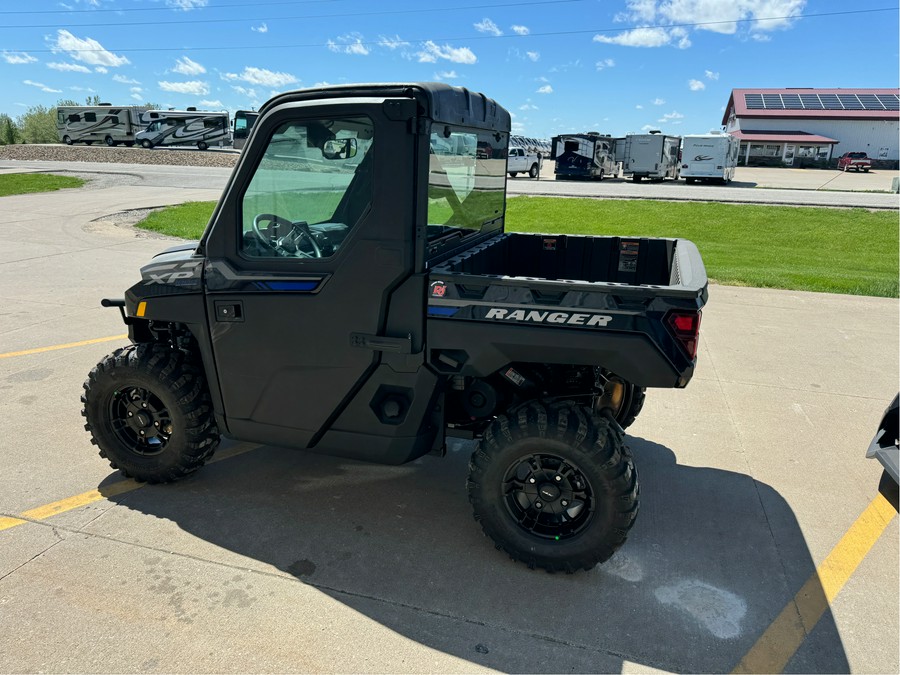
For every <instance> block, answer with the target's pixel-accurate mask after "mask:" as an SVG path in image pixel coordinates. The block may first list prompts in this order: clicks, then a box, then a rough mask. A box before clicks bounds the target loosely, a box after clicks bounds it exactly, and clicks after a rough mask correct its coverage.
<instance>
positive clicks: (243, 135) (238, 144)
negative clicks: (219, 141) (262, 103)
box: [231, 110, 259, 150]
mask: <svg viewBox="0 0 900 675" xmlns="http://www.w3.org/2000/svg"><path fill="white" fill-rule="evenodd" d="M257 117H259V113H258V112H255V111H253V110H238V111H236V112H235V113H234V121H233V123H232V125H233V129H232V134H231V144H232V145H233V146H234V149H235V150H240V149H241V148H243V147H244V144H245V143H246V142H247V137H248V136H249V135H250V130H251V129H253V125H254V124H256V118H257Z"/></svg>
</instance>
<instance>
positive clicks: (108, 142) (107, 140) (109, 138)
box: [103, 136, 116, 148]
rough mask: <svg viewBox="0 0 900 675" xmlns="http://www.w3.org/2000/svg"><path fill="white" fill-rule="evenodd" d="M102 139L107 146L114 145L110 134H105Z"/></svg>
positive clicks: (112, 146)
mask: <svg viewBox="0 0 900 675" xmlns="http://www.w3.org/2000/svg"><path fill="white" fill-rule="evenodd" d="M103 140H104V141H105V142H106V144H107V145H108V146H109V147H111V148H114V147H116V142H115V141H114V140H113V137H112V136H107V137H106V138H104V139H103Z"/></svg>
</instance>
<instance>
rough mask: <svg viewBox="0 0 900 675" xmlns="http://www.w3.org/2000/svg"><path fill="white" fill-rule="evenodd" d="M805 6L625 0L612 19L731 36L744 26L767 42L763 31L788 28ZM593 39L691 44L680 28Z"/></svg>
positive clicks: (766, 0)
mask: <svg viewBox="0 0 900 675" xmlns="http://www.w3.org/2000/svg"><path fill="white" fill-rule="evenodd" d="M806 4H807V0H729V2H722V1H721V0H626V6H627V11H626V12H622V13H619V14H617V15H616V17H615V20H616V21H619V22H624V21H627V22H634V23H638V24H661V23H662V24H676V25H687V24H694V25H693V26H692V30H705V31H711V32H713V33H719V34H722V35H734V34H736V33H737V32H738V30H739V29H740V28H741V27H742V26H745V27H746V32H748V33H749V34H750V36H751V37H752V38H753V39H755V40H760V41H767V40H768V39H769V38H768V36H766V35H765V33H766V32H771V31H774V30H786V29H788V28H791V27H792V26H793V25H794V23H795V21H796V20H797V19H798V18H799V17H800V16H801V14H802V12H803V9H804V7H806ZM767 17H783V18H771V19H767ZM745 22H746V23H745ZM594 39H595V40H597V42H608V43H611V44H619V45H624V46H629V47H662V46H665V45H669V44H675V46H677V47H678V48H679V49H687V48H688V47H690V45H691V42H690V39H689V38H688V37H687V31H685V30H684V29H683V28H673V29H667V28H661V27H655V28H651V27H649V26H646V25H645V26H639V27H637V28H635V29H632V30H628V31H625V32H623V33H621V34H619V35H617V36H615V37H607V36H601V35H598V36H595V38H594Z"/></svg>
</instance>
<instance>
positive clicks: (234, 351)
mask: <svg viewBox="0 0 900 675" xmlns="http://www.w3.org/2000/svg"><path fill="white" fill-rule="evenodd" d="M509 127H510V116H509V113H508V112H507V111H506V110H504V109H503V108H502V107H501V106H499V105H498V104H497V103H496V102H494V101H493V100H491V99H489V98H487V97H485V96H484V95H482V94H477V93H473V92H470V91H467V90H465V89H461V88H456V87H450V86H446V85H443V84H374V85H353V86H338V87H323V88H317V89H307V90H302V91H295V92H290V93H286V94H282V95H280V96H277V97H275V98H273V99H272V100H271V101H269V102H268V103H267V104H266V105H265V106H264V107H263V108H262V110H261V111H260V116H259V119H258V121H257V123H256V125H255V126H254V129H253V131H252V134H251V138H250V140H249V142H248V144H247V146H246V147H245V148H244V151H243V154H242V155H241V158H240V161H239V163H238V164H237V166H236V167H235V170H234V172H233V174H232V176H231V178H230V180H229V183H228V185H227V187H226V189H225V192H224V194H223V196H222V198H221V199H220V201H219V203H218V206H217V208H216V210H215V212H214V214H213V216H212V218H211V220H210V222H209V224H208V226H207V228H206V230H205V232H204V234H203V237H202V239H201V240H200V242H199V243H193V244H189V245H184V246H177V247H175V248H171V249H169V250H167V251H164V252H163V253H160V254H159V255H158V256H156V257H155V258H153V260H152V261H151V262H150V263H149V264H148V265H146V266H145V267H143V268H142V269H141V281H140V282H138V283H137V284H135V285H134V286H132V287H131V288H130V289H128V291H126V293H125V298H124V300H104V301H103V303H102V304H104V305H105V306H118V307H119V308H120V311H121V313H122V316H123V318H124V321H125V323H126V324H127V325H128V331H129V338H130V340H131V342H132V344H131V345H130V346H128V347H125V348H123V349H119V350H117V351H115V352H113V353H112V354H111V355H109V356H107V357H106V358H105V359H103V360H102V361H101V362H100V363H99V364H98V366H97V367H96V368H95V369H93V370H92V371H91V373H90V376H89V377H88V380H87V381H86V382H85V385H84V389H85V392H84V395H83V397H82V401H83V403H84V416H85V417H86V419H87V424H86V429H87V430H88V431H90V432H91V435H92V438H93V442H94V443H95V444H96V445H97V446H99V448H100V455H101V456H102V457H105V458H107V459H108V460H109V461H110V463H111V464H112V466H113V467H114V468H118V469H119V470H121V472H122V473H123V474H125V475H126V476H132V477H134V478H135V479H136V480H140V481H147V482H151V483H156V482H167V481H173V480H177V479H179V478H182V477H183V476H186V475H188V474H190V473H191V472H193V471H195V470H196V469H199V468H200V467H201V466H202V465H203V463H204V462H206V461H207V460H208V459H209V458H210V456H211V455H212V454H213V451H214V450H215V448H216V446H217V444H218V442H219V437H220V435H224V436H227V437H229V438H234V439H240V440H244V441H253V442H259V443H266V444H271V445H278V446H286V447H294V448H304V449H308V450H312V451H315V452H323V453H329V454H335V455H340V456H344V457H351V458H356V459H364V460H368V461H373V462H382V463H391V464H401V463H404V462H409V461H411V460H414V459H416V458H418V457H421V456H422V455H425V454H427V453H434V454H438V455H440V454H442V453H443V449H444V447H445V438H446V437H447V436H457V437H464V438H473V439H478V445H477V448H476V450H475V452H474V454H473V455H472V458H471V462H470V466H469V479H468V484H467V487H468V494H469V499H470V501H471V503H472V506H473V508H474V512H475V518H476V520H478V521H479V522H480V523H481V525H482V527H483V529H484V532H485V533H486V534H487V535H488V536H489V537H491V538H492V539H493V540H494V542H495V543H496V545H497V547H498V548H501V549H503V550H505V551H506V552H507V553H508V554H509V555H510V556H511V557H512V558H513V559H516V560H520V561H523V562H525V563H526V564H528V565H529V566H531V567H540V568H544V569H547V570H550V571H556V570H559V571H568V572H571V571H574V570H576V569H579V568H584V569H589V568H591V567H593V566H594V565H596V564H597V563H600V562H603V561H605V560H607V559H608V558H609V557H610V556H611V555H612V554H613V553H614V552H615V551H616V550H617V549H618V548H619V547H620V546H621V545H622V544H623V542H624V541H625V537H626V535H627V534H628V531H629V529H630V528H631V526H632V524H633V523H634V519H635V516H636V515H637V511H638V493H639V489H638V481H637V473H636V472H635V468H634V466H633V463H632V458H631V455H630V454H629V451H628V449H627V447H626V446H625V444H624V433H623V428H624V427H627V426H628V425H629V424H630V423H631V422H632V421H633V420H634V418H635V416H636V415H637V414H638V413H639V411H640V410H641V406H642V405H643V402H644V389H645V388H646V387H684V386H686V385H687V383H688V381H689V380H690V379H691V376H692V374H693V372H694V365H695V359H696V352H697V340H698V331H699V325H700V308H701V307H702V306H703V304H704V303H705V302H706V297H707V280H706V273H705V270H704V268H703V263H702V261H701V259H700V255H699V253H698V251H697V248H696V247H695V246H694V245H693V244H692V243H691V242H689V241H686V240H683V239H647V238H641V237H591V236H572V235H569V236H564V235H540V234H517V233H505V232H504V213H505V207H506V193H505V188H506V173H507V171H506V169H507V164H506V158H507V143H508V140H509Z"/></svg>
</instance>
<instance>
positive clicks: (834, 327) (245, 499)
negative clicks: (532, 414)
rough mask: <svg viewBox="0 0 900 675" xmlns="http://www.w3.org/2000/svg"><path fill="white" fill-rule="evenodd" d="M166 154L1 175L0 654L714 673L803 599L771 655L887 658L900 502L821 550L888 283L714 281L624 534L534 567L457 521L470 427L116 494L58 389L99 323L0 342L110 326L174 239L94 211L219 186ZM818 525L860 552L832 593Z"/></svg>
mask: <svg viewBox="0 0 900 675" xmlns="http://www.w3.org/2000/svg"><path fill="white" fill-rule="evenodd" d="M185 175H188V173H187V172H185ZM110 180H111V181H114V180H116V179H110ZM169 180H170V179H169V178H168V177H166V176H162V175H157V176H155V177H153V178H152V179H151V180H143V181H140V183H139V184H131V185H127V186H115V185H113V184H112V183H107V184H106V185H107V186H106V187H103V186H102V184H101V186H99V187H95V188H93V189H87V190H77V191H61V192H56V193H50V194H45V195H27V196H21V197H4V198H2V199H0V207H2V208H0V297H2V300H3V304H2V310H0V317H2V319H0V357H2V358H0V389H2V393H3V395H4V396H3V398H4V401H5V403H4V406H2V408H0V439H2V452H0V518H2V517H7V518H10V517H12V518H19V519H25V520H26V521H27V522H25V523H22V524H16V525H15V526H10V527H8V528H7V529H2V528H3V527H4V525H3V523H4V522H7V523H9V521H3V520H0V671H3V672H34V671H38V670H41V671H53V672H248V671H255V672H291V671H305V672H385V671H390V672H480V671H484V670H491V669H494V670H500V671H513V672H568V671H577V672H648V671H651V670H654V669H656V670H664V671H673V672H701V671H702V672H726V671H730V670H731V669H732V668H734V667H735V665H736V664H738V663H739V662H740V661H741V659H742V658H744V657H745V655H747V654H748V653H751V652H752V651H753V648H754V644H755V643H756V642H757V640H758V638H759V637H760V636H761V635H763V634H764V633H765V631H766V630H767V629H768V628H769V627H770V626H771V625H772V624H773V621H775V619H776V617H778V616H779V615H780V614H782V613H783V611H785V610H786V609H787V610H789V613H790V612H791V611H795V610H796V611H798V612H799V611H801V610H800V608H801V607H806V606H808V603H809V602H812V603H813V604H815V602H816V601H821V602H822V603H823V604H822V606H823V607H824V610H823V613H822V614H821V618H820V619H819V620H818V621H817V622H809V621H808V618H809V616H808V615H805V620H806V621H807V623H806V624H805V625H804V624H803V623H802V622H801V621H800V620H799V619H798V620H797V621H795V622H794V623H793V624H791V625H790V626H788V627H787V628H780V629H779V630H780V633H779V638H780V639H781V642H782V643H784V644H791V640H794V641H795V642H796V648H794V649H792V650H789V651H788V657H789V658H788V660H787V664H786V667H785V671H786V672H850V671H855V672H897V670H898V668H900V663H898V655H897V651H896V645H897V640H898V633H900V627H898V617H897V612H896V607H897V605H898V586H900V572H898V569H900V564H898V563H900V561H898V526H897V522H898V519H897V518H896V517H893V518H891V519H888V520H887V521H886V529H885V530H884V533H883V534H881V535H880V536H876V535H877V534H878V533H877V532H876V533H874V534H873V537H872V539H873V541H874V544H873V546H872V548H871V550H870V551H868V553H867V554H866V552H865V551H863V553H862V555H861V556H858V558H859V559H858V560H855V559H853V556H854V555H856V554H854V553H853V552H851V553H849V554H848V553H846V552H845V551H841V549H840V542H841V541H842V537H843V536H844V534H845V533H846V532H847V531H848V529H850V528H851V527H852V526H853V525H854V523H856V522H857V519H858V518H859V516H860V514H862V513H864V512H865V511H866V509H867V506H868V505H869V504H870V503H871V502H872V500H873V498H874V497H875V495H876V485H877V482H878V476H879V474H880V467H879V466H878V465H877V464H875V463H874V462H871V461H868V460H865V458H864V453H865V449H866V447H867V445H868V442H869V440H870V438H871V436H872V434H873V433H874V430H875V426H876V425H877V423H878V420H879V418H880V415H881V412H882V410H883V408H884V406H885V405H886V404H887V403H888V401H889V400H890V399H891V398H892V397H893V395H894V393H896V389H897V373H898V367H900V363H898V352H900V350H898V335H897V326H898V325H900V315H898V303H897V301H896V300H891V299H881V298H864V297H852V296H837V295H826V294H816V293H800V292H790V291H773V290H766V289H750V288H731V287H721V286H716V287H713V288H711V289H710V300H709V304H708V305H707V307H706V309H705V310H704V317H703V326H702V330H701V349H700V357H699V365H698V370H697V374H696V376H695V378H694V380H693V381H692V382H691V384H690V385H689V386H688V388H687V389H686V390H683V391H675V390H652V391H650V392H649V393H648V397H647V404H646V406H645V409H644V411H643V412H642V414H641V416H640V417H639V418H638V420H637V421H636V423H635V424H634V426H633V427H631V428H630V429H629V444H630V446H631V447H632V449H633V452H634V455H635V462H636V465H637V468H638V471H639V473H640V477H641V482H642V507H641V513H640V516H639V518H638V521H637V525H636V526H635V529H634V530H633V532H632V535H631V536H630V538H629V541H628V542H627V544H626V545H625V547H624V548H623V549H622V550H621V551H620V552H619V553H618V554H617V555H616V556H614V558H613V559H612V560H611V561H609V562H608V563H607V564H606V565H603V566H601V567H599V568H597V569H595V570H593V571H592V572H590V573H585V574H578V575H574V576H565V575H562V576H561V575H547V574H543V573H536V572H532V571H529V570H527V569H526V568H524V567H523V566H521V565H516V564H513V563H512V562H511V561H509V560H507V559H506V558H505V557H503V556H502V555H501V554H500V553H498V552H497V551H495V550H494V548H493V547H492V546H491V545H490V542H489V541H488V540H487V539H485V538H484V537H483V536H482V535H481V533H480V531H479V529H478V527H477V525H476V524H475V523H474V522H473V521H472V519H471V512H470V509H469V505H468V503H467V500H466V496H465V490H464V482H465V474H466V463H467V459H468V455H469V453H470V452H471V447H470V446H469V445H468V444H465V443H456V444H453V445H452V446H451V451H450V453H449V454H448V457H446V458H444V459H436V458H430V457H428V458H423V459H421V460H418V461H417V462H414V463H412V464H410V465H406V466H403V467H382V466H376V465H368V464H362V463H356V462H350V461H346V460H340V459H335V458H328V457H320V456H316V455H311V454H308V453H303V452H297V451H288V450H284V449H280V448H273V447H255V446H253V445H250V444H236V443H233V442H226V443H224V444H223V447H222V449H221V450H220V453H219V454H221V455H223V456H228V455H229V454H233V455H234V456H232V457H230V458H226V459H223V460H222V461H218V462H216V463H214V464H211V465H210V466H207V467H206V468H204V469H203V470H202V471H201V472H199V473H198V474H196V475H194V476H193V477H191V478H190V479H188V480H186V481H184V482H182V483H178V484H175V485H168V486H146V487H141V488H138V489H133V490H131V489H130V490H128V491H124V492H121V493H120V494H113V492H114V490H115V488H116V486H120V483H119V482H118V481H119V479H118V477H117V475H116V474H113V473H112V472H111V471H110V470H109V468H108V466H107V465H106V464H105V462H103V461H102V460H101V459H99V458H98V457H97V456H96V451H95V449H94V448H93V447H92V446H91V445H90V443H89V439H88V436H87V434H86V433H85V432H84V431H83V430H82V423H83V422H82V419H81V416H80V403H79V401H78V397H79V395H80V392H81V383H82V381H83V380H84V378H85V376H86V374H87V372H88V370H89V369H90V368H91V367H92V366H93V365H94V364H95V363H96V362H97V361H98V360H99V359H100V358H101V357H102V355H103V354H105V353H107V352H108V351H111V350H112V349H113V348H114V347H115V346H116V345H118V344H120V341H119V340H118V339H112V340H110V341H107V342H101V343H93V344H79V345H78V346H71V347H67V348H62V349H55V350H52V351H34V352H33V353H26V354H19V355H12V354H13V353H15V352H22V351H27V350H42V349H43V348H46V347H51V346H58V345H62V344H65V343H79V342H82V341H87V340H90V339H94V338H106V337H113V336H116V335H119V334H121V333H124V327H123V326H122V324H121V320H120V318H119V316H118V312H116V311H115V310H111V309H101V308H99V306H98V300H99V298H100V297H103V296H120V295H121V293H122V291H123V290H124V289H125V288H127V287H128V286H130V285H131V284H132V283H134V281H135V280H136V279H137V269H138V267H139V266H140V265H141V264H143V263H144V262H146V261H147V260H148V259H149V257H150V256H151V255H153V254H154V253H155V252H157V251H158V250H160V249H161V248H163V247H165V246H166V245H168V242H167V241H160V240H159V239H155V238H150V237H148V236H146V235H138V234H136V233H135V232H133V231H131V230H130V229H128V228H123V227H117V226H115V225H112V224H108V223H106V219H105V216H107V215H109V214H111V213H115V212H117V211H121V210H124V209H126V208H137V207H140V206H151V205H158V204H163V203H173V202H176V201H184V200H187V199H205V198H210V197H209V196H208V195H209V193H210V192H211V191H213V188H212V187H207V186H203V185H202V182H201V181H202V179H200V178H189V179H184V180H183V181H182V182H185V180H186V181H187V185H188V186H189V187H184V188H178V187H176V186H173V185H165V184H166V183H167V182H169ZM141 183H142V184H141ZM604 183H605V182H604ZM121 342H124V340H123V341H121ZM98 487H99V488H100V491H101V493H104V494H107V495H108V498H105V499H104V498H100V496H99V495H97V496H96V499H94V500H93V501H91V499H88V498H86V497H84V495H85V494H87V493H88V492H89V491H91V490H93V489H96V488H98ZM76 495H78V496H80V498H79V499H76V500H74V501H73V502H69V503H68V505H67V506H66V507H65V508H63V507H53V508H51V509H49V510H45V512H42V513H37V512H34V511H30V510H32V509H35V508H36V507H40V506H42V505H47V504H51V503H54V502H57V501H58V500H62V499H64V498H69V497H72V496H76ZM92 499H93V498H92ZM73 504H78V506H73ZM28 513H31V514H32V515H27V514H28ZM36 513H37V515H36ZM38 516H40V517H38ZM835 550H838V551H841V552H842V554H843V555H844V556H845V557H847V560H850V561H851V562H856V563H859V567H858V568H857V569H856V571H855V573H853V574H852V576H850V577H849V579H848V580H847V581H846V585H843V583H842V584H841V588H838V590H839V591H840V592H839V593H836V594H835V595H836V597H834V598H833V599H832V600H831V601H830V602H828V601H826V597H827V596H829V595H830V593H829V591H830V590H833V585H830V584H832V583H833V582H831V581H829V579H831V577H828V576H826V574H825V572H824V571H823V569H822V568H821V565H822V564H823V561H825V560H826V559H828V560H832V559H833V558H832V557H829V555H830V554H833V552H834V551H835ZM801 589H806V590H805V591H804V592H805V593H806V596H804V597H806V600H804V601H798V600H797V598H796V597H795V596H796V595H797V593H798V591H800V590H801ZM810 597H811V600H810ZM804 603H807V604H804ZM813 623H814V625H813ZM765 658H767V659H769V660H763V663H766V664H769V665H770V670H775V667H774V665H773V664H775V665H777V664H776V661H775V660H774V656H772V655H770V654H767V655H765Z"/></svg>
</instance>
